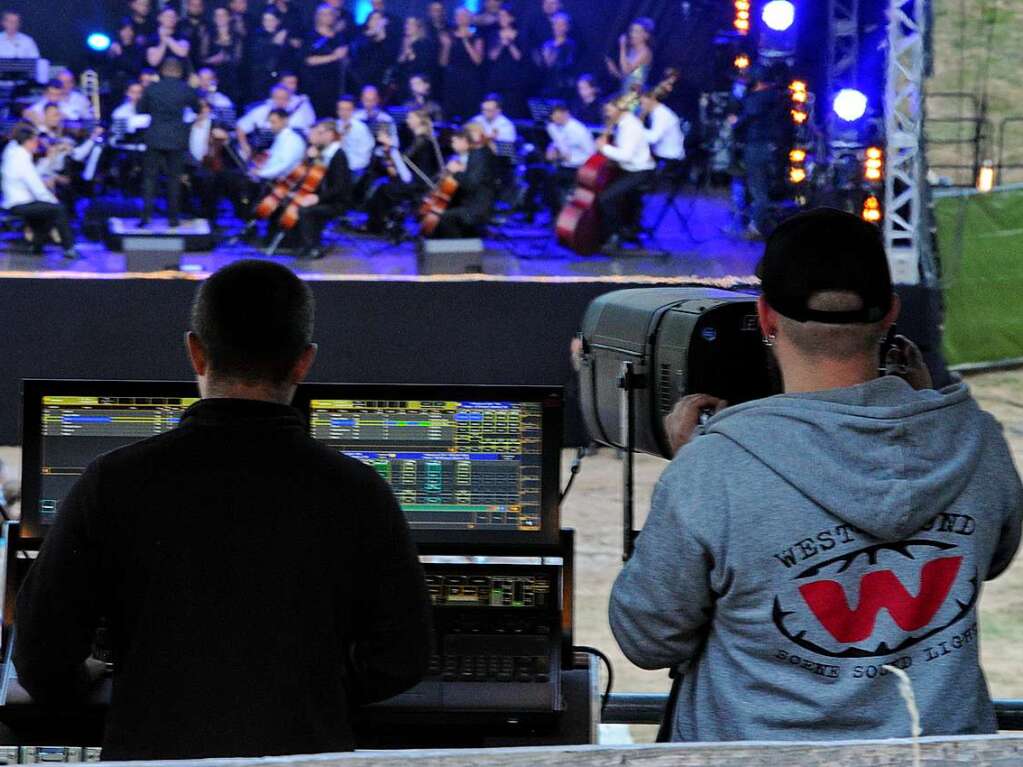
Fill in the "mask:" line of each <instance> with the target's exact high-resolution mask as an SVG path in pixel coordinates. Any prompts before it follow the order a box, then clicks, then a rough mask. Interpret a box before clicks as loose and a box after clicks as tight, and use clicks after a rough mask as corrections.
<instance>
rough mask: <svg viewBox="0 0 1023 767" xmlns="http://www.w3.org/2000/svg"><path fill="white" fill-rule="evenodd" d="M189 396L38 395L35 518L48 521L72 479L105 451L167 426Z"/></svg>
mask: <svg viewBox="0 0 1023 767" xmlns="http://www.w3.org/2000/svg"><path fill="white" fill-rule="evenodd" d="M197 401H198V399H197V398H195V397H102V396H98V397H96V396H87V397H79V396H44V397H43V401H42V405H43V406H42V423H41V424H40V427H41V433H42V439H41V456H40V458H41V461H40V466H41V471H42V477H41V483H40V485H41V487H40V491H41V492H40V495H39V518H40V522H41V523H42V524H44V525H45V524H52V522H53V519H54V517H55V516H56V514H57V509H58V508H59V507H60V503H61V501H63V500H64V497H65V496H66V495H67V493H68V491H69V490H70V489H71V486H72V485H73V484H74V483H75V480H76V479H78V477H79V476H80V475H81V474H82V472H83V471H85V467H86V466H88V465H89V464H90V463H91V462H92V461H93V460H95V459H96V458H98V457H99V456H101V455H102V454H104V453H109V452H110V451H111V450H116V449H117V448H120V447H124V446H125V445H131V444H133V443H135V442H138V441H140V440H143V439H146V438H147V437H152V436H155V435H157V434H163V433H164V432H166V431H170V430H171V429H173V428H174V427H176V426H177V425H178V423H179V422H180V421H181V415H182V413H184V411H185V410H186V409H187V408H188V407H189V406H190V405H192V404H193V403H195V402H197Z"/></svg>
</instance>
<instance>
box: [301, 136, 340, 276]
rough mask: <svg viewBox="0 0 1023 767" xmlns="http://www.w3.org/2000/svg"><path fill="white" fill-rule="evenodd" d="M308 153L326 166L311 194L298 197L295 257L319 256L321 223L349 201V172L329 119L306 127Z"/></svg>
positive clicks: (337, 137) (311, 257) (338, 211)
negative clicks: (298, 246) (298, 247)
mask: <svg viewBox="0 0 1023 767" xmlns="http://www.w3.org/2000/svg"><path fill="white" fill-rule="evenodd" d="M309 140H310V141H311V146H310V147H309V156H310V157H312V158H313V159H315V161H316V162H319V163H320V164H322V165H325V166H326V168H327V173H326V175H325V176H324V177H323V181H321V182H320V187H319V189H317V191H316V193H315V194H312V195H307V196H306V197H304V198H303V199H302V200H301V201H300V205H301V207H300V208H299V211H298V232H299V236H300V237H301V238H302V250H301V251H300V252H299V258H308V259H318V258H323V247H322V244H321V241H322V238H323V227H324V226H326V224H327V223H328V222H329V221H331V220H332V219H335V218H338V217H340V216H342V215H343V214H344V212H345V210H346V209H347V208H348V206H349V205H351V201H352V174H351V172H350V171H349V170H348V158H347V157H346V156H345V153H344V151H343V150H342V149H341V137H340V135H339V134H338V132H337V125H336V124H335V123H334V121H333V120H321V121H320V122H318V123H316V125H314V126H313V127H312V130H310V131H309Z"/></svg>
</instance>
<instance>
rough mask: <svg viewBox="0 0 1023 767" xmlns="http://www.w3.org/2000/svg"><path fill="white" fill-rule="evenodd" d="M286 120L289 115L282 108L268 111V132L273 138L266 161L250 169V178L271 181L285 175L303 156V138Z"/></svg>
mask: <svg viewBox="0 0 1023 767" xmlns="http://www.w3.org/2000/svg"><path fill="white" fill-rule="evenodd" d="M288 120H289V115H288V113H287V112H286V111H285V110H283V109H274V110H273V111H271V112H270V132H271V133H273V135H274V140H273V143H272V144H271V145H270V153H269V155H268V156H267V158H266V162H265V163H263V164H262V165H259V166H257V167H254V168H253V169H252V170H251V171H250V178H251V179H253V180H254V181H256V182H263V181H273V180H275V179H278V178H282V177H284V176H287V175H288V174H289V173H291V171H293V170H294V169H295V168H297V167H298V166H299V164H300V163H301V162H302V159H303V158H304V157H305V150H306V144H305V139H303V138H302V136H300V135H299V134H298V132H297V131H296V130H295V129H294V128H292V127H291V126H290V125H289V123H288Z"/></svg>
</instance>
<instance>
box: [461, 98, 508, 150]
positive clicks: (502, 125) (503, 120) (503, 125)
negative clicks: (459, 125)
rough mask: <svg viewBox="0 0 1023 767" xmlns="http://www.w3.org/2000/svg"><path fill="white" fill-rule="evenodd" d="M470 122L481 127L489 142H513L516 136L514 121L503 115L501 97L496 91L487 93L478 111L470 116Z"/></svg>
mask: <svg viewBox="0 0 1023 767" xmlns="http://www.w3.org/2000/svg"><path fill="white" fill-rule="evenodd" d="M472 123H474V124H476V125H479V126H480V127H481V128H482V129H483V135H484V136H485V138H486V139H487V141H490V142H493V141H497V142H500V143H502V144H514V143H515V139H516V138H518V134H517V132H516V130H515V123H513V122H512V121H511V120H509V119H508V118H507V117H505V115H504V111H503V109H502V107H501V99H500V98H499V97H498V95H497V94H496V93H489V94H487V96H486V98H484V99H483V103H482V104H480V113H479V114H478V115H476V116H475V117H474V118H472Z"/></svg>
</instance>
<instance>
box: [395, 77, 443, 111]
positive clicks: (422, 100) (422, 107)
mask: <svg viewBox="0 0 1023 767" xmlns="http://www.w3.org/2000/svg"><path fill="white" fill-rule="evenodd" d="M408 89H409V93H411V94H412V95H411V98H409V100H408V101H406V102H405V103H404V105H403V106H404V107H405V109H407V110H408V111H410V112H426V116H427V117H429V118H430V120H431V121H432V122H433V123H434V124H436V123H439V122H441V121H442V120H443V119H444V110H442V109H441V106H440V104H439V103H437V102H436V101H434V100H433V96H432V93H433V81H432V80H431V78H430V76H429V75H427V74H426V73H425V72H417V73H416V74H414V75H412V76H411V77H410V78H409V79H408Z"/></svg>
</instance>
